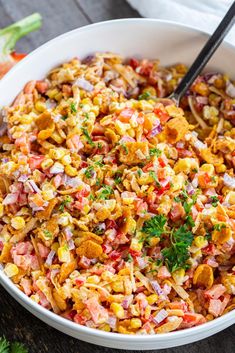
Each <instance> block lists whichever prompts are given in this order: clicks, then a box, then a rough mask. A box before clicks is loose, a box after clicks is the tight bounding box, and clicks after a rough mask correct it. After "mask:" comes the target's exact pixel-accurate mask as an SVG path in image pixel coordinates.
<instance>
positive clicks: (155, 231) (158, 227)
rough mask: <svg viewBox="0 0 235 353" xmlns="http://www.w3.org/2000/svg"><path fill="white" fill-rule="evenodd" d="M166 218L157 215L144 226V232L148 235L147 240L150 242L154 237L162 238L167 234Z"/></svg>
mask: <svg viewBox="0 0 235 353" xmlns="http://www.w3.org/2000/svg"><path fill="white" fill-rule="evenodd" d="M165 226H166V217H165V216H164V215H156V216H154V217H152V218H150V219H149V220H147V221H145V222H144V224H143V228H142V230H141V231H142V232H143V233H145V234H147V237H146V238H145V240H147V241H149V240H150V239H151V238H152V237H157V238H160V237H161V235H162V234H163V233H165V232H166V229H165Z"/></svg>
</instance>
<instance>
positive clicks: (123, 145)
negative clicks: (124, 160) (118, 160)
mask: <svg viewBox="0 0 235 353" xmlns="http://www.w3.org/2000/svg"><path fill="white" fill-rule="evenodd" d="M120 146H121V147H122V148H123V149H124V151H125V154H128V148H127V147H126V145H125V144H124V143H121V144H120Z"/></svg>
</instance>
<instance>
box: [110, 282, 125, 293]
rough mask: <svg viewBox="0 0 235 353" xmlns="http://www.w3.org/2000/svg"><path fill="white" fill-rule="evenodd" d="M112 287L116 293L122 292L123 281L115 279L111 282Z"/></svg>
mask: <svg viewBox="0 0 235 353" xmlns="http://www.w3.org/2000/svg"><path fill="white" fill-rule="evenodd" d="M112 289H113V290H114V292H116V293H123V292H124V285H123V281H115V282H113V283H112Z"/></svg>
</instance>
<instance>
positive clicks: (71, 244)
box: [68, 239, 75, 250]
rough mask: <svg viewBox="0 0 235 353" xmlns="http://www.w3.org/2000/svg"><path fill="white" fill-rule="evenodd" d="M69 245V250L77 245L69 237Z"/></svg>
mask: <svg viewBox="0 0 235 353" xmlns="http://www.w3.org/2000/svg"><path fill="white" fill-rule="evenodd" d="M68 246H69V250H73V249H75V245H74V241H73V239H69V241H68Z"/></svg>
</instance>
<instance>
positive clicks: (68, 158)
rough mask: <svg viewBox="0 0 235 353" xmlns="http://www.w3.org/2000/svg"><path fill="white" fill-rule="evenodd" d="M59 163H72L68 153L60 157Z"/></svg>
mask: <svg viewBox="0 0 235 353" xmlns="http://www.w3.org/2000/svg"><path fill="white" fill-rule="evenodd" d="M61 163H62V164H63V165H69V164H71V163H72V159H71V157H70V155H69V154H66V155H65V156H64V157H62V158H61Z"/></svg>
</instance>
